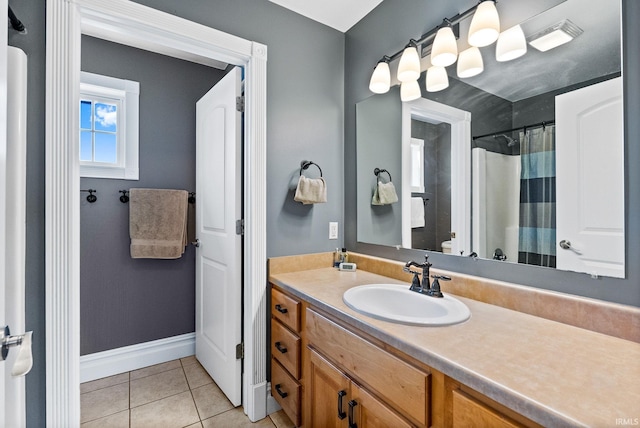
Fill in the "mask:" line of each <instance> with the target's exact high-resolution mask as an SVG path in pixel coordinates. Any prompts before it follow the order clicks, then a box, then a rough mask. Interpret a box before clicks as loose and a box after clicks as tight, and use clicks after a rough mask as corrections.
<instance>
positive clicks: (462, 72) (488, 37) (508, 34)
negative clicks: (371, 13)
mask: <svg viewBox="0 0 640 428" xmlns="http://www.w3.org/2000/svg"><path fill="white" fill-rule="evenodd" d="M495 3H496V2H495V0H479V1H478V3H477V4H476V5H475V6H472V7H471V8H469V9H467V10H465V11H464V12H461V13H458V14H457V15H455V16H452V17H451V18H445V19H444V20H443V24H441V25H440V26H438V27H435V28H433V29H431V30H429V31H428V32H426V33H424V34H423V35H422V36H420V38H419V39H418V40H414V39H411V40H410V41H409V43H408V44H407V46H406V47H405V48H404V50H401V51H398V52H396V53H394V54H393V55H389V56H385V57H383V59H382V60H380V61H378V64H377V65H376V68H375V70H374V72H373V75H372V76H371V80H370V81H369V89H370V90H371V91H372V92H373V93H376V94H381V93H385V92H387V91H388V90H389V86H390V83H391V82H390V78H388V77H387V76H388V73H389V71H388V70H389V63H390V62H392V61H395V60H397V59H398V58H400V61H399V64H398V72H397V79H398V81H400V82H401V88H400V92H401V98H402V100H403V101H408V100H410V99H415V98H417V97H419V96H420V95H421V94H420V85H418V84H417V83H416V82H417V80H418V78H419V77H420V74H421V71H422V70H421V67H420V61H421V58H420V54H419V51H418V46H421V47H422V48H424V49H423V51H422V55H423V56H426V55H429V54H430V55H431V65H432V66H431V67H430V68H429V69H428V70H427V78H426V81H427V91H429V92H436V91H441V90H443V89H445V88H447V87H448V86H449V77H448V75H447V71H446V69H445V67H447V66H449V65H451V64H454V63H455V62H456V61H458V67H457V73H458V77H461V78H467V77H472V76H475V75H477V74H480V73H482V71H483V70H484V64H483V60H482V55H481V53H480V51H479V50H478V47H483V46H488V45H490V44H491V43H493V42H495V41H496V40H498V36H499V35H500V17H499V16H498V11H497V9H496V5H495ZM467 18H472V19H471V25H470V27H469V34H468V38H469V43H470V44H471V46H472V47H471V48H469V49H466V50H465V51H464V52H461V53H460V54H458V46H457V42H456V38H457V37H458V32H459V30H458V29H459V25H458V24H460V22H462V21H463V20H465V19H467ZM504 33H505V34H504V36H503V37H502V40H501V41H500V42H499V49H498V50H497V52H496V57H497V58H498V60H499V61H509V60H511V59H515V58H517V57H519V56H521V55H524V53H526V49H527V48H526V43H524V44H523V43H522V40H525V41H526V39H524V35H523V34H522V29H521V28H520V27H519V26H516V27H514V28H510V29H509V30H507V31H505V32H504ZM523 45H524V48H523ZM429 47H431V49H429V50H428V48H429ZM410 82H413V83H411V84H408V83H410ZM405 83H407V84H406V85H405ZM414 97H415V98H414Z"/></svg>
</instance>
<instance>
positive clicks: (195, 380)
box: [184, 363, 213, 389]
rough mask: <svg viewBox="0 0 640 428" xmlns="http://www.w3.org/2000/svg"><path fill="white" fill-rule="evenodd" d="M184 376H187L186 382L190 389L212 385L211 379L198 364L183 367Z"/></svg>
mask: <svg viewBox="0 0 640 428" xmlns="http://www.w3.org/2000/svg"><path fill="white" fill-rule="evenodd" d="M184 374H185V375H187V381H188V382H189V387H190V388H191V389H194V388H198V387H200V386H203V385H207V384H210V383H213V379H211V376H209V373H207V371H206V370H205V369H204V367H202V366H201V365H200V363H197V364H191V365H188V366H185V368H184Z"/></svg>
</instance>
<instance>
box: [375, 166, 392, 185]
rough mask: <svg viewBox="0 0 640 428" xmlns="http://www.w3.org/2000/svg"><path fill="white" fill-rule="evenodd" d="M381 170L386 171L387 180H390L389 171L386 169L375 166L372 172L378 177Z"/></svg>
mask: <svg viewBox="0 0 640 428" xmlns="http://www.w3.org/2000/svg"><path fill="white" fill-rule="evenodd" d="M383 172H386V173H387V175H388V176H389V182H392V181H393V180H392V179H391V173H390V172H389V171H387V170H386V169H380V168H375V169H374V170H373V173H374V174H375V176H376V177H378V178H380V174H382V173H383Z"/></svg>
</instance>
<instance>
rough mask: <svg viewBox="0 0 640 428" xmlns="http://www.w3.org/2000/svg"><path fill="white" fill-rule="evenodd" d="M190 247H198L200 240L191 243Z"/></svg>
mask: <svg viewBox="0 0 640 428" xmlns="http://www.w3.org/2000/svg"><path fill="white" fill-rule="evenodd" d="M191 245H193V246H194V247H199V246H200V240H199V239H196V240H195V241H193V242H192V243H191Z"/></svg>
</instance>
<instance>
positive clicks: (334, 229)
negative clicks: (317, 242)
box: [329, 221, 338, 239]
mask: <svg viewBox="0 0 640 428" xmlns="http://www.w3.org/2000/svg"><path fill="white" fill-rule="evenodd" d="M329 239H338V222H337V221H330V222H329Z"/></svg>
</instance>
